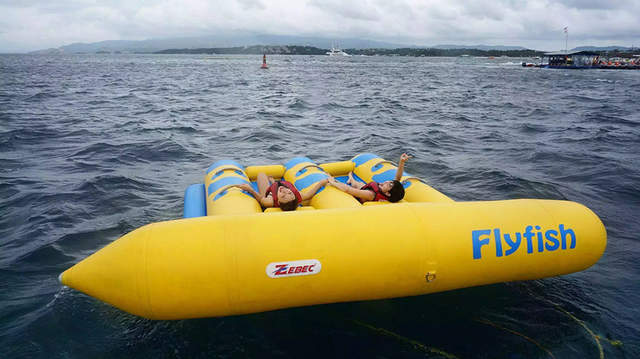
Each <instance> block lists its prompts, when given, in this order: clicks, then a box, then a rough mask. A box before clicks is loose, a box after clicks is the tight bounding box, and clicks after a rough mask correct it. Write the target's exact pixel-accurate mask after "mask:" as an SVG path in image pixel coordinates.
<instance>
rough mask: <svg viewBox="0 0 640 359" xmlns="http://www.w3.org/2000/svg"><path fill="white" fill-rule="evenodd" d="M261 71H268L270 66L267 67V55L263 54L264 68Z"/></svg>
mask: <svg viewBox="0 0 640 359" xmlns="http://www.w3.org/2000/svg"><path fill="white" fill-rule="evenodd" d="M260 68H261V69H268V68H269V66H267V54H263V55H262V66H261V67H260Z"/></svg>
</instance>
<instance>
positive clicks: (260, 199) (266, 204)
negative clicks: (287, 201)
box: [235, 183, 273, 208]
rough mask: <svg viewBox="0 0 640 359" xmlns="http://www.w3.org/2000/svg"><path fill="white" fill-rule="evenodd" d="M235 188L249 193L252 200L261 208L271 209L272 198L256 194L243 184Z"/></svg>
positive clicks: (249, 186)
mask: <svg viewBox="0 0 640 359" xmlns="http://www.w3.org/2000/svg"><path fill="white" fill-rule="evenodd" d="M235 187H238V188H240V189H241V190H243V191H247V192H249V193H250V194H251V195H252V196H253V198H255V199H256V200H257V201H258V202H259V203H260V205H262V207H265V208H266V207H273V197H265V196H263V195H262V194H260V193H258V192H256V191H255V190H254V189H253V187H251V185H249V184H246V183H243V184H239V185H236V186H235Z"/></svg>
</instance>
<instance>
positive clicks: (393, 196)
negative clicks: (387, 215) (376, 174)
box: [379, 180, 404, 202]
mask: <svg viewBox="0 0 640 359" xmlns="http://www.w3.org/2000/svg"><path fill="white" fill-rule="evenodd" d="M379 186H380V190H381V191H382V193H384V194H386V195H387V196H388V197H389V202H398V201H399V200H401V199H403V198H404V186H403V185H402V183H400V181H396V180H393V181H384V182H382V183H380V185H379Z"/></svg>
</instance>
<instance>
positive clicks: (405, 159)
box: [400, 153, 411, 162]
mask: <svg viewBox="0 0 640 359" xmlns="http://www.w3.org/2000/svg"><path fill="white" fill-rule="evenodd" d="M409 158H411V156H409V155H408V154H406V153H403V154H402V155H400V162H406V161H407V160H408V159H409Z"/></svg>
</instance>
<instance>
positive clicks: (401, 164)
mask: <svg viewBox="0 0 640 359" xmlns="http://www.w3.org/2000/svg"><path fill="white" fill-rule="evenodd" d="M409 158H411V156H409V155H408V154H406V153H403V154H402V155H400V161H398V170H397V171H396V178H395V180H396V181H400V179H401V178H402V173H403V172H404V163H405V162H407V160H408V159H409Z"/></svg>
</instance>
